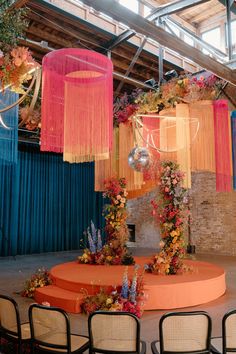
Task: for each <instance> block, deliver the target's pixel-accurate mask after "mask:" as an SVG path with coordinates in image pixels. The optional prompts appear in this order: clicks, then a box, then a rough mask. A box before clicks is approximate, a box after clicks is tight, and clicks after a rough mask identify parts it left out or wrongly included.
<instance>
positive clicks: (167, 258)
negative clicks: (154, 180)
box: [147, 161, 187, 275]
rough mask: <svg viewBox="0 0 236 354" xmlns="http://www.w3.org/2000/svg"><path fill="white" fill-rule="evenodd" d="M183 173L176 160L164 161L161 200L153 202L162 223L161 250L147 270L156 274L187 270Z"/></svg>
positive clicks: (161, 177)
mask: <svg viewBox="0 0 236 354" xmlns="http://www.w3.org/2000/svg"><path fill="white" fill-rule="evenodd" d="M183 178H184V174H183V172H181V171H180V170H179V166H178V165H177V164H176V163H175V162H173V161H162V162H161V171H160V185H159V200H158V201H157V202H156V201H154V200H153V201H152V206H153V215H154V216H155V217H156V218H157V220H158V221H159V224H160V234H161V238H162V240H161V242H160V247H161V250H160V252H159V253H158V254H156V255H155V256H154V258H153V261H152V263H150V264H149V265H148V268H147V271H148V272H151V273H156V274H167V275H168V274H176V273H178V272H181V271H182V270H183V268H184V265H183V262H182V258H183V256H184V254H185V248H184V220H185V217H186V215H187V196H186V193H187V191H186V189H185V188H183V187H182V183H183Z"/></svg>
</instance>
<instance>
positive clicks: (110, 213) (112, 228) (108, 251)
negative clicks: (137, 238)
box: [78, 177, 134, 265]
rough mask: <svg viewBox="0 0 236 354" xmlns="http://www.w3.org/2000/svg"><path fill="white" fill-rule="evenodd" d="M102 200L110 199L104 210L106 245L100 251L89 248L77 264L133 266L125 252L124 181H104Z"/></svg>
mask: <svg viewBox="0 0 236 354" xmlns="http://www.w3.org/2000/svg"><path fill="white" fill-rule="evenodd" d="M104 185H105V192H104V193H103V196H104V198H109V199H110V204H107V205H106V206H105V208H104V217H105V220H106V225H105V233H106V243H105V245H104V246H103V247H102V249H101V250H98V249H94V247H91V246H89V248H86V249H85V250H84V253H83V255H82V256H80V257H78V260H79V263H88V264H110V265H119V264H134V259H133V257H132V256H131V255H130V253H129V252H128V251H127V248H126V242H127V240H128V234H129V232H128V227H127V224H126V219H127V217H128V212H127V198H126V197H127V195H128V193H127V191H126V179H125V178H119V179H117V178H115V177H111V178H109V179H107V180H105V181H104Z"/></svg>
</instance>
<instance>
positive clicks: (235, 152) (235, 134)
mask: <svg viewBox="0 0 236 354" xmlns="http://www.w3.org/2000/svg"><path fill="white" fill-rule="evenodd" d="M231 130H232V134H231V135H232V158H233V188H234V189H236V111H233V112H231Z"/></svg>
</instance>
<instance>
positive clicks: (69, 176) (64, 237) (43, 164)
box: [0, 151, 105, 256]
mask: <svg viewBox="0 0 236 354" xmlns="http://www.w3.org/2000/svg"><path fill="white" fill-rule="evenodd" d="M0 186H1V187H0V188H1V204H0V255H1V256H6V255H16V254H32V253H41V252H52V251H53V252H55V251H63V250H73V249H78V248H79V247H80V246H81V242H80V240H81V238H82V236H83V232H84V231H85V230H86V229H87V227H88V226H89V225H90V221H91V220H93V222H94V224H95V226H96V227H97V228H100V229H102V227H104V219H103V216H102V209H103V205H104V203H105V201H104V199H103V197H102V193H98V192H94V164H93V163H83V164H68V163H65V162H63V161H62V156H60V155H54V154H47V153H35V152H23V151H19V152H18V163H17V164H8V165H7V164H4V163H0Z"/></svg>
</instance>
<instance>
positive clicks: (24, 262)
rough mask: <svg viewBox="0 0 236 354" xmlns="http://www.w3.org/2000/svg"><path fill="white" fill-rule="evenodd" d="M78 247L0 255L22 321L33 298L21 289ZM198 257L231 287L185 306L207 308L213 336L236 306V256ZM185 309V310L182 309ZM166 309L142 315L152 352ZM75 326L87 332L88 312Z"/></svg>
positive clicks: (0, 279) (0, 281)
mask: <svg viewBox="0 0 236 354" xmlns="http://www.w3.org/2000/svg"><path fill="white" fill-rule="evenodd" d="M132 253H133V254H134V255H140V256H141V255H143V256H146V255H152V254H153V250H150V249H138V250H137V249H134V250H133V251H132ZM78 255H79V252H78V251H73V252H58V253H47V254H37V255H29V256H17V257H15V258H13V257H6V258H0V293H2V294H5V295H9V296H12V297H14V298H15V300H16V301H17V303H18V304H19V307H20V314H21V319H22V321H27V316H28V313H27V311H28V307H29V305H30V304H31V303H32V300H30V299H27V298H22V297H21V296H20V295H19V294H18V293H19V292H20V291H21V290H22V289H23V285H24V282H25V280H26V279H27V278H29V277H30V276H31V274H32V273H34V272H35V270H37V269H38V268H41V267H45V268H47V269H50V268H51V267H52V266H54V265H56V264H60V263H64V262H69V261H73V260H75V259H76V258H77V256H78ZM195 259H197V260H202V261H207V262H211V263H215V264H218V265H220V266H221V267H223V268H224V269H225V271H226V283H227V291H226V293H225V295H223V296H222V297H220V298H219V299H217V300H215V301H212V302H209V303H207V304H204V305H199V306H195V307H191V308H190V307H189V308H185V309H184V310H187V311H191V310H204V311H207V312H208V313H209V314H210V316H211V317H212V321H213V332H212V336H213V337H218V336H220V335H221V320H222V317H223V315H224V314H225V312H226V311H228V310H230V309H233V308H236V258H235V257H226V256H216V255H196V256H195ZM180 311H181V310H180ZM165 312H166V311H145V313H144V314H143V316H142V319H141V337H142V339H143V340H145V341H146V343H147V354H150V353H151V349H150V343H151V341H153V340H154V339H157V338H158V322H159V319H160V316H161V315H162V314H163V313H165ZM70 319H71V328H72V331H73V332H74V333H80V334H87V316H86V315H81V314H78V315H75V314H71V315H70Z"/></svg>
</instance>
